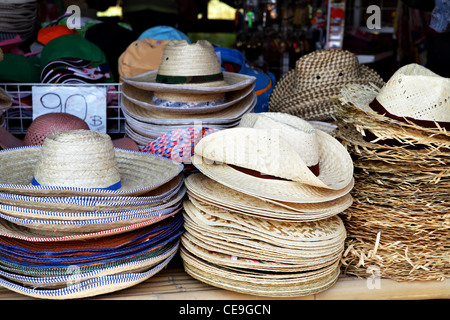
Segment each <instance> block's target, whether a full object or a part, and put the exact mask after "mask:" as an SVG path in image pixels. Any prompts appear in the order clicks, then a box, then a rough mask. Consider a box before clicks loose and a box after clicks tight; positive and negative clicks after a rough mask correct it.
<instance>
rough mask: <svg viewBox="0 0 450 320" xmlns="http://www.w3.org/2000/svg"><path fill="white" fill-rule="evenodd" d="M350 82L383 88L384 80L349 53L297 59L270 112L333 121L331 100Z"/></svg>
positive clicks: (321, 52)
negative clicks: (370, 84) (371, 84)
mask: <svg viewBox="0 0 450 320" xmlns="http://www.w3.org/2000/svg"><path fill="white" fill-rule="evenodd" d="M350 83H358V84H369V83H373V84H374V85H376V86H379V87H381V86H382V85H383V84H384V81H383V79H382V78H381V77H380V76H379V75H378V74H377V73H376V72H375V71H374V70H372V69H370V68H369V67H367V66H365V65H360V64H359V62H358V58H357V57H356V55H355V54H353V53H351V52H349V51H346V50H317V51H314V52H312V53H310V54H307V55H305V56H303V57H301V58H300V59H299V60H297V62H296V66H295V69H293V70H291V71H289V72H288V73H287V74H285V75H284V76H283V77H282V78H281V79H280V80H279V81H278V82H277V84H276V86H275V88H274V91H273V93H272V95H271V97H270V102H269V111H273V112H284V113H289V114H293V115H297V116H299V117H301V118H304V119H306V120H325V121H328V120H332V119H333V116H334V105H335V104H334V102H332V101H330V98H331V97H333V96H335V95H337V94H338V93H339V90H340V89H341V88H342V87H344V86H345V85H347V84H350Z"/></svg>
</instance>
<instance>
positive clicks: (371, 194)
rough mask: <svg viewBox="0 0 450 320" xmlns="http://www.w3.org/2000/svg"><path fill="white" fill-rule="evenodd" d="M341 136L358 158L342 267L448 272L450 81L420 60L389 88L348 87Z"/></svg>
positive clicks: (431, 274)
mask: <svg viewBox="0 0 450 320" xmlns="http://www.w3.org/2000/svg"><path fill="white" fill-rule="evenodd" d="M339 100H340V102H339V106H338V108H337V113H338V119H339V121H338V127H339V128H338V130H337V131H336V135H337V138H338V139H340V140H341V141H342V142H343V144H345V146H346V147H347V149H348V150H349V152H350V154H352V156H353V157H354V159H355V160H354V165H355V181H356V182H355V188H354V191H353V193H352V195H353V197H354V203H353V205H352V206H351V207H350V208H349V209H348V210H347V211H346V214H345V215H342V218H343V220H344V223H345V225H346V228H347V231H348V240H347V247H348V248H347V250H346V253H345V254H344V258H343V263H344V270H345V271H346V273H348V274H353V275H358V276H361V277H368V276H369V275H372V274H373V275H376V273H377V275H378V276H381V277H384V278H391V279H395V280H398V281H405V280H431V279H433V280H437V279H444V278H447V277H449V276H450V269H449V262H450V260H449V259H450V249H449V246H448V243H449V241H450V233H449V215H448V213H449V211H448V209H449V207H450V193H449V190H450V170H449V168H450V134H449V129H450V126H449V123H450V79H447V78H443V77H440V76H438V75H437V74H435V73H433V72H431V71H430V70H428V69H426V68H425V67H422V66H420V65H417V64H409V65H406V66H403V67H401V68H400V69H398V70H397V71H396V72H395V73H394V74H393V75H392V77H391V78H390V79H389V81H388V82H387V83H386V85H385V86H384V87H382V88H381V89H378V88H375V87H373V86H368V85H366V86H364V85H357V84H355V85H349V86H347V87H346V88H344V89H342V91H341V94H340V96H339Z"/></svg>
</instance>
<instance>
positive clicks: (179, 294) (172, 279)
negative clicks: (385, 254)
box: [0, 262, 450, 300]
mask: <svg viewBox="0 0 450 320" xmlns="http://www.w3.org/2000/svg"><path fill="white" fill-rule="evenodd" d="M396 299H397V300H425V299H450V279H446V280H445V281H410V282H396V281H393V280H388V279H380V282H379V283H377V282H371V283H369V285H368V280H367V279H356V278H351V277H348V276H341V277H340V278H339V280H338V281H337V283H336V284H335V285H334V286H332V287H331V288H329V289H328V290H326V291H323V292H320V293H317V294H314V295H309V296H303V297H295V298H290V300H396ZM0 300H36V299H34V298H32V297H28V296H24V295H20V294H18V293H15V292H12V291H10V290H7V289H5V288H1V287H0ZM89 300H286V299H284V298H283V299H281V298H280V299H278V298H270V297H260V296H252V295H246V294H241V293H236V292H232V291H227V290H223V289H220V288H216V287H213V286H210V285H207V284H205V283H203V282H200V281H198V280H196V279H194V278H192V277H191V276H189V275H188V274H187V273H186V272H185V271H184V270H183V267H182V265H180V263H179V262H175V263H172V262H171V263H170V264H169V265H168V267H167V268H166V269H163V270H162V271H160V272H159V273H158V274H156V275H155V276H153V277H152V278H150V279H148V280H146V281H144V282H142V283H140V284H138V285H136V286H133V287H130V288H128V289H124V290H121V291H117V292H113V293H110V294H105V295H100V296H95V297H91V298H89Z"/></svg>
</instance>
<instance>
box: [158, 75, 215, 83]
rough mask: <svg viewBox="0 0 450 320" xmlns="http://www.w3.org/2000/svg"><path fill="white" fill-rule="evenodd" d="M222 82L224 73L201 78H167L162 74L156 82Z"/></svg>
mask: <svg viewBox="0 0 450 320" xmlns="http://www.w3.org/2000/svg"><path fill="white" fill-rule="evenodd" d="M222 80H223V73H222V72H220V73H216V74H207V75H201V76H166V75H162V74H157V75H156V82H158V83H167V84H189V83H207V82H214V81H222Z"/></svg>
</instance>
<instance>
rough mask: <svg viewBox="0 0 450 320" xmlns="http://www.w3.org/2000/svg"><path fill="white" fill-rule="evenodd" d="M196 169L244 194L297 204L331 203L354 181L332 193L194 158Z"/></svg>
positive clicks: (348, 189) (349, 187) (196, 156)
mask: <svg viewBox="0 0 450 320" xmlns="http://www.w3.org/2000/svg"><path fill="white" fill-rule="evenodd" d="M192 163H193V164H194V166H195V167H196V168H197V169H198V170H199V171H200V172H201V173H203V174H204V175H206V176H207V177H209V178H211V179H213V180H215V181H217V182H219V183H221V184H223V185H225V186H227V187H229V188H232V189H234V190H237V191H240V192H242V193H245V194H248V195H251V196H257V197H261V198H263V199H272V200H278V201H285V202H293V203H316V202H323V201H330V200H334V199H337V198H339V197H342V196H344V195H346V194H347V193H349V192H350V191H351V189H352V188H353V185H354V180H353V178H352V179H351V181H350V182H349V184H348V185H347V186H345V187H344V188H342V189H339V190H331V189H326V188H319V187H314V186H309V185H306V184H303V183H299V182H294V181H285V180H274V179H264V178H258V177H254V176H251V175H249V174H246V173H243V172H241V171H238V170H236V169H234V168H232V167H230V166H229V165H227V164H209V163H207V161H204V160H203V159H202V157H200V156H198V155H194V156H193V157H192Z"/></svg>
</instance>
